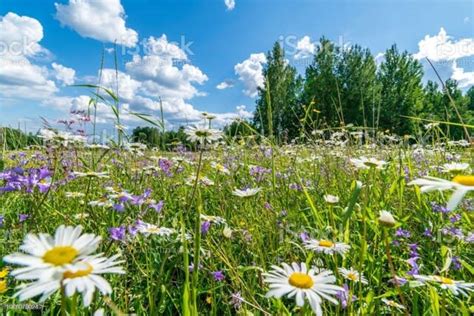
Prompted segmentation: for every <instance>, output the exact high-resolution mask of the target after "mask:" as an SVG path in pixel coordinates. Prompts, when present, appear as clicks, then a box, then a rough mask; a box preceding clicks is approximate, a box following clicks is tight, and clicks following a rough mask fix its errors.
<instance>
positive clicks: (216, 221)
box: [201, 214, 226, 224]
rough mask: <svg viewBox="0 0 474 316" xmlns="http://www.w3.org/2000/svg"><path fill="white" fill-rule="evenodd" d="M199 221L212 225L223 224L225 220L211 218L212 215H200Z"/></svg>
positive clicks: (216, 217)
mask: <svg viewBox="0 0 474 316" xmlns="http://www.w3.org/2000/svg"><path fill="white" fill-rule="evenodd" d="M201 221H202V222H211V223H214V224H225V223H226V221H225V218H222V217H220V216H213V215H205V214H201Z"/></svg>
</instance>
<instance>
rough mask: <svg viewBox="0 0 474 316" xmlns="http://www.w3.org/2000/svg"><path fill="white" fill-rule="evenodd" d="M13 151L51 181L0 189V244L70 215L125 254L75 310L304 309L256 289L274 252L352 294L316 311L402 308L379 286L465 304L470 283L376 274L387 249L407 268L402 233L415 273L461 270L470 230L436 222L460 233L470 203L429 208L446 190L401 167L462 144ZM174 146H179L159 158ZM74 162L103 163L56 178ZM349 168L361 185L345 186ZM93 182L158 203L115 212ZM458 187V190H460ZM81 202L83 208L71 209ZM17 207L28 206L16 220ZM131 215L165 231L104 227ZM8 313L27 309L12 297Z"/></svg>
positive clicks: (402, 297)
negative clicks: (369, 160)
mask: <svg viewBox="0 0 474 316" xmlns="http://www.w3.org/2000/svg"><path fill="white" fill-rule="evenodd" d="M270 149H271V150H272V151H273V152H272V154H270V153H269V152H268V151H269V150H270ZM23 153H24V154H25V156H24V157H23V156H19V152H8V151H7V152H6V153H5V156H4V160H5V166H4V168H5V169H6V170H8V169H9V168H12V167H16V166H20V165H21V166H22V168H24V169H28V168H39V167H47V168H48V169H49V170H51V171H52V174H53V176H52V181H53V183H58V185H57V187H55V188H54V189H51V190H49V191H48V192H46V193H40V192H39V191H38V190H37V189H35V190H34V191H33V192H32V193H28V192H25V191H15V192H5V193H3V194H0V214H2V215H3V216H4V217H5V219H4V224H3V226H2V227H1V228H0V238H1V243H0V250H1V252H0V253H1V254H2V255H6V254H9V253H12V252H15V251H18V247H19V246H20V244H21V242H22V240H23V238H24V236H25V235H26V233H27V232H35V233H38V232H48V233H51V234H53V233H54V231H55V229H56V227H58V226H59V225H62V224H66V225H82V226H83V227H84V231H86V232H90V233H94V234H97V235H100V236H102V237H103V242H102V244H101V247H100V249H99V252H104V253H105V254H106V255H107V256H111V255H113V254H116V253H120V254H121V255H122V259H124V260H125V261H124V263H123V264H122V265H123V267H124V269H125V271H126V274H124V275H110V276H106V279H107V280H108V281H109V282H110V283H111V285H112V287H113V294H112V295H111V296H110V298H104V297H102V296H101V295H100V294H97V293H96V295H95V300H94V302H93V304H92V305H91V307H90V308H89V309H84V308H83V307H79V310H78V314H79V315H83V314H84V315H85V314H87V313H89V312H93V311H94V310H96V309H98V308H105V309H106V311H107V312H113V311H115V312H117V311H121V312H123V313H136V314H137V315H159V314H164V315H177V314H183V315H186V314H190V315H192V314H196V313H199V314H200V315H232V314H240V315H252V313H253V314H254V315H286V314H300V315H310V314H311V309H310V308H309V306H308V305H306V306H305V307H304V308H299V307H297V306H296V304H295V301H294V299H289V298H283V299H281V300H277V299H274V298H272V299H269V298H266V297H265V294H266V292H267V291H268V287H267V285H266V284H265V283H264V281H263V276H262V273H263V272H265V271H268V270H269V269H270V267H271V265H279V264H280V263H282V262H286V263H291V262H306V263H307V264H308V265H314V266H317V267H320V268H324V269H329V270H332V271H333V272H334V273H335V274H336V276H337V281H336V283H337V284H338V285H342V284H344V283H347V284H348V285H349V288H350V291H351V293H352V294H353V295H355V297H356V300H355V301H354V302H352V303H351V304H350V305H349V306H348V307H347V308H345V309H343V308H342V307H341V305H339V306H335V305H333V304H330V303H329V302H324V303H323V311H324V312H325V314H327V315H337V314H339V315H349V314H355V315H359V314H367V315H381V314H397V313H401V314H403V313H402V312H400V311H397V310H396V309H391V308H389V307H388V306H387V305H386V304H385V303H383V301H382V298H387V299H390V300H393V301H396V302H398V303H400V304H401V303H402V301H404V303H405V304H406V308H407V311H408V313H409V314H413V315H455V314H456V315H458V314H464V315H468V314H469V313H470V312H469V310H470V309H471V311H472V307H473V306H474V301H473V295H472V292H471V294H470V296H467V297H466V296H461V295H460V296H454V295H452V294H451V293H450V292H448V291H445V290H443V289H441V288H439V287H433V286H432V285H424V286H418V287H410V286H409V283H407V284H405V285H403V286H401V287H400V289H397V288H396V287H395V286H394V284H393V283H390V282H389V280H390V279H391V278H392V273H391V270H390V266H389V260H388V257H387V255H388V254H389V255H390V257H391V260H392V264H393V269H394V270H395V272H396V274H397V275H398V276H401V277H407V278H409V279H410V277H409V276H407V272H408V271H409V270H410V269H411V267H410V265H409V264H408V263H407V261H406V260H407V259H409V258H410V248H409V246H408V245H409V244H413V243H416V244H417V245H418V253H419V259H418V264H419V265H420V272H419V273H420V274H424V275H443V276H446V277H448V276H449V277H450V278H452V279H455V280H464V281H466V282H473V275H474V268H473V266H474V262H473V258H474V256H473V255H474V251H473V247H472V243H470V244H469V243H467V242H465V241H464V240H461V239H457V238H453V237H451V236H449V235H445V234H443V233H442V230H443V228H449V227H456V228H459V229H460V230H462V232H463V233H464V235H467V234H468V233H470V232H472V229H473V225H472V220H473V214H474V213H473V211H472V206H470V204H468V203H464V204H463V205H462V206H461V207H459V208H458V209H456V210H455V211H452V212H451V213H450V214H448V215H443V214H441V213H437V212H434V211H433V210H432V207H431V204H430V203H431V202H435V203H438V204H440V205H445V204H446V201H447V198H449V194H450V193H449V192H443V193H438V192H435V193H428V194H421V193H420V191H419V189H417V188H415V187H413V186H407V180H409V179H410V180H412V179H414V178H417V177H419V176H421V175H425V174H429V175H432V176H439V177H442V178H446V179H450V178H451V176H450V175H447V174H444V173H441V172H440V171H439V170H438V167H439V166H442V165H443V164H444V163H447V162H448V161H449V160H450V159H451V158H450V157H451V156H453V155H454V156H458V157H457V158H456V159H457V160H459V161H463V162H467V163H469V164H470V165H471V166H472V162H473V161H472V159H473V156H472V150H471V149H470V148H461V147H455V146H453V147H450V146H448V147H441V146H440V145H436V146H435V147H434V148H430V147H429V146H428V147H427V148H425V149H423V150H415V149H414V148H413V147H412V146H408V145H391V146H388V145H383V146H382V145H377V146H375V145H374V146H366V145H350V144H349V145H348V146H334V145H317V144H308V145H304V146H303V145H301V146H300V145H298V146H296V145H295V146H284V147H273V148H272V147H263V146H253V145H250V144H245V143H244V142H242V143H241V144H240V145H238V144H233V145H232V146H218V147H215V146H213V147H212V148H208V149H206V150H205V151H204V152H203V157H202V158H203V159H202V165H201V167H200V168H199V169H200V170H198V166H199V165H200V164H199V163H198V161H199V152H198V153H192V152H187V153H184V154H183V153H172V152H157V151H151V150H147V151H145V152H144V153H143V155H139V154H137V153H132V152H127V151H125V150H102V149H101V150H90V149H82V148H78V149H74V150H72V149H64V148H59V147H58V148H55V149H51V150H49V151H46V150H44V149H43V150H41V151H24V152H23ZM157 156H163V157H166V158H168V159H169V161H172V166H171V168H170V171H169V172H170V174H166V173H165V172H163V171H162V170H161V169H160V166H159V164H158V162H157V160H156V159H153V157H157ZM361 156H367V157H377V158H378V159H383V160H385V161H387V162H388V165H387V167H386V168H385V169H384V170H375V169H369V170H357V169H356V168H354V166H353V165H352V164H351V163H350V161H349V159H350V158H358V157H361ZM41 157H42V158H43V159H40V158H41ZM177 157H180V158H183V159H178V160H173V159H174V158H177ZM211 162H217V163H220V164H222V165H225V166H226V167H227V168H228V169H229V170H230V174H222V173H219V172H218V171H217V170H216V169H215V168H212V167H211ZM147 166H154V167H155V168H156V171H149V170H148V171H147V168H145V167H147ZM251 166H259V167H262V168H265V169H266V172H264V173H263V174H262V175H261V176H259V177H256V176H254V175H252V174H251V173H250V167H251ZM87 170H94V171H107V172H108V173H109V177H110V178H108V179H88V178H78V179H72V180H67V181H65V179H67V178H68V174H69V173H70V172H72V171H87ZM196 173H199V174H200V175H204V176H206V177H208V178H209V179H211V180H212V181H213V182H214V185H211V186H205V185H202V184H200V183H197V185H194V184H196V183H191V184H190V185H188V184H186V182H187V180H188V178H189V177H190V176H194V175H196ZM356 181H360V182H361V183H362V184H363V186H362V187H361V188H358V187H357V185H356ZM1 183H2V180H0V184H1ZM247 186H248V187H260V188H262V191H261V192H260V193H258V194H257V195H255V196H253V197H249V198H239V197H237V196H234V195H232V191H233V190H234V189H235V188H243V187H247ZM106 187H115V188H116V189H118V188H122V189H123V190H126V191H127V192H129V193H131V194H134V195H140V194H143V193H144V192H145V190H147V189H151V198H152V199H155V200H156V201H160V200H163V201H164V207H163V209H162V211H161V213H156V212H155V211H154V210H153V209H146V208H145V207H143V206H136V205H131V204H129V203H128V204H126V206H125V210H124V211H123V212H117V211H115V210H113V209H111V208H107V207H92V206H90V205H88V202H90V201H93V200H98V199H100V198H101V197H104V196H105V195H106V194H107V191H106ZM66 192H82V193H84V194H85V196H83V197H80V198H67V197H66ZM325 194H331V195H335V196H338V197H339V198H340V200H339V202H338V203H337V204H335V205H331V204H328V203H326V202H325V200H324V198H323V197H324V195H325ZM464 200H465V201H466V200H469V196H467V197H466V198H465V199H464ZM381 210H388V211H390V212H391V213H392V214H393V215H394V216H395V218H396V219H397V224H396V226H395V227H393V228H390V229H387V230H386V231H385V233H386V235H384V228H383V227H381V226H380V225H379V223H378V221H377V218H378V216H379V213H380V211H381ZM83 213H86V214H88V216H87V217H85V218H82V219H81V218H79V217H77V215H78V214H83ZM199 213H202V214H206V215H215V216H220V217H222V218H224V219H225V220H226V222H227V226H228V227H229V228H230V229H231V230H232V236H231V237H230V238H229V236H227V237H226V236H224V234H223V230H224V228H225V227H226V226H225V225H222V224H221V225H218V224H212V225H211V227H210V229H209V231H208V233H207V234H202V235H201V234H200V233H199V232H200V224H201V223H200V222H197V220H198V218H199V217H198V214H199ZM19 214H28V215H30V217H29V218H28V219H27V220H26V221H24V222H22V223H20V222H19V219H18V215H19ZM454 214H459V216H460V219H459V220H458V221H457V222H455V223H451V222H450V220H449V218H450V217H452V216H454ZM137 219H140V220H143V221H145V222H148V223H153V224H156V225H159V226H163V227H168V228H173V229H175V230H176V234H174V235H172V236H171V237H170V238H164V237H160V236H154V235H149V236H144V235H140V234H138V235H136V236H131V235H128V238H127V240H126V241H124V242H119V241H113V240H110V238H109V232H108V229H109V228H110V227H118V226H121V225H125V226H128V225H132V224H133V223H135V221H136V220H137ZM399 228H401V229H404V230H408V231H409V233H410V237H408V238H401V237H397V236H396V231H397V229H399ZM426 229H430V230H431V231H432V237H427V236H425V235H424V233H425V231H426ZM303 232H306V233H308V234H309V235H310V236H311V237H313V238H316V239H329V240H333V241H340V242H346V243H347V244H349V245H350V246H351V249H350V251H349V252H348V253H347V254H346V255H345V256H344V257H342V256H328V255H323V254H319V253H315V252H313V251H309V250H307V249H305V248H304V247H303V242H302V240H301V238H300V234H301V233H303ZM182 233H185V234H186V235H189V236H187V237H188V238H184V237H185V236H184V235H183V234H182ZM384 236H385V237H384ZM386 241H387V244H388V246H389V247H388V249H387V247H386V245H385V242H386ZM387 250H389V251H387ZM197 253H199V269H195V270H194V271H198V273H194V272H190V273H188V272H187V271H188V265H190V264H191V263H192V262H194V261H195V258H196V254H197ZM453 257H455V261H456V263H457V262H460V264H461V268H460V269H456V266H455V264H454V263H453V262H451V264H450V265H448V264H449V260H451V258H453ZM447 262H448V264H447ZM338 267H346V268H350V267H353V268H355V269H357V270H359V271H360V272H362V273H363V275H364V276H365V277H366V278H367V280H368V284H367V285H361V284H360V283H351V282H349V281H347V280H344V279H343V278H342V276H341V275H340V274H339V273H338V272H337V268H338ZM11 268H13V267H11ZM443 268H444V269H443ZM214 271H222V272H223V273H224V275H225V279H224V280H223V281H216V280H214V278H213V277H212V275H211V272H214ZM7 282H8V290H7V291H6V292H5V293H3V294H1V295H0V309H2V306H3V307H4V308H3V309H4V310H7V309H9V308H7V304H14V303H18V301H17V300H16V299H15V298H12V296H13V294H14V292H15V289H14V288H15V286H17V285H19V284H20V281H17V280H15V279H14V278H13V277H11V276H7ZM412 285H413V283H412ZM237 292H240V295H241V296H242V298H243V299H244V302H242V304H241V307H240V309H235V308H234V307H233V306H232V304H230V302H231V299H232V294H233V293H237ZM183 296H184V297H183ZM25 303H28V302H25ZM30 303H31V302H30ZM67 303H69V304H71V301H69V302H67ZM10 309H11V308H10ZM60 309H61V297H60V293H59V292H58V293H56V294H54V295H53V296H52V297H51V298H49V299H48V300H47V301H46V302H44V303H43V313H44V314H46V315H57V314H58V313H59V312H60ZM16 312H17V313H19V314H22V313H23V314H25V315H27V314H30V312H29V311H25V310H23V311H21V310H16Z"/></svg>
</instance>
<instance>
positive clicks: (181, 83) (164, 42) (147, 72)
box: [125, 35, 208, 100]
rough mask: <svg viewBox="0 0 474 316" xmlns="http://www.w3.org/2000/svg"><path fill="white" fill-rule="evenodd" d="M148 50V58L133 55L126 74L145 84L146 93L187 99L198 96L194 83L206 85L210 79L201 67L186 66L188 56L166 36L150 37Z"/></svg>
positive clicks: (146, 45) (143, 85)
mask: <svg viewBox="0 0 474 316" xmlns="http://www.w3.org/2000/svg"><path fill="white" fill-rule="evenodd" d="M145 47H146V50H145V51H146V52H147V53H146V55H144V56H141V55H138V54H137V55H134V56H133V58H132V61H130V62H128V63H126V64H125V68H126V70H127V73H128V74H130V75H131V76H132V77H133V78H134V79H136V80H138V81H141V82H142V88H143V91H144V93H145V94H148V95H151V96H160V97H162V98H163V99H166V98H182V99H184V100H187V99H191V98H193V97H195V96H198V95H199V91H198V89H197V88H196V87H195V84H198V85H201V84H203V83H204V82H206V81H207V80H208V77H207V76H206V74H204V73H203V72H202V71H201V70H200V69H199V68H198V67H196V66H193V65H191V64H189V63H184V64H183V62H184V61H187V60H188V57H187V55H186V53H185V52H184V51H183V50H182V49H181V48H179V47H178V46H177V45H176V44H173V43H170V42H168V39H167V37H166V35H162V36H161V37H160V38H158V39H156V38H154V37H150V38H148V40H147V41H146V43H145ZM181 64H182V66H181Z"/></svg>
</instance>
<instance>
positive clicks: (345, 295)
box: [336, 284, 357, 309]
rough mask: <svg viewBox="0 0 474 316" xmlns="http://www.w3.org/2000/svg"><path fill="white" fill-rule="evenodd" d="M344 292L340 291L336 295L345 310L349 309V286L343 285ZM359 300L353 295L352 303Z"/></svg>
mask: <svg viewBox="0 0 474 316" xmlns="http://www.w3.org/2000/svg"><path fill="white" fill-rule="evenodd" d="M342 288H343V289H344V290H343V291H339V292H337V293H336V298H337V299H338V300H339V301H340V302H341V306H342V308H343V309H345V308H346V307H347V304H348V303H349V286H348V285H347V284H344V285H342ZM355 300H357V297H356V296H354V295H352V302H354V301H355Z"/></svg>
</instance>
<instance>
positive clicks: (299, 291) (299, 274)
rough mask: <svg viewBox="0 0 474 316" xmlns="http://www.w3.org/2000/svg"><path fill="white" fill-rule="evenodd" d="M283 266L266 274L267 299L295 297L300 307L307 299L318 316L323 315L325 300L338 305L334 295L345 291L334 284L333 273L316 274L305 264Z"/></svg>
mask: <svg viewBox="0 0 474 316" xmlns="http://www.w3.org/2000/svg"><path fill="white" fill-rule="evenodd" d="M282 266H283V268H281V267H278V266H272V269H273V270H272V271H270V272H268V273H264V277H265V282H266V283H268V284H269V288H270V290H269V291H268V293H267V294H266V297H275V298H281V297H282V296H285V295H287V296H288V297H290V298H291V297H295V299H296V304H297V305H298V306H303V305H304V301H305V299H307V300H308V302H309V304H310V306H311V309H312V310H313V312H314V313H315V314H316V315H318V316H320V315H322V314H323V312H322V308H321V304H322V302H323V299H326V300H328V301H330V302H331V303H333V304H336V305H337V304H338V302H337V300H336V299H335V298H334V297H332V295H336V294H337V293H338V292H340V291H343V290H344V289H343V288H341V287H339V286H337V285H335V284H334V282H335V281H336V278H335V277H334V275H333V274H332V272H331V271H323V272H321V273H319V274H316V271H315V270H314V269H309V270H308V269H307V267H306V264H305V263H304V262H303V263H300V264H297V263H292V264H291V266H290V265H288V264H286V263H283V264H282Z"/></svg>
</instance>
